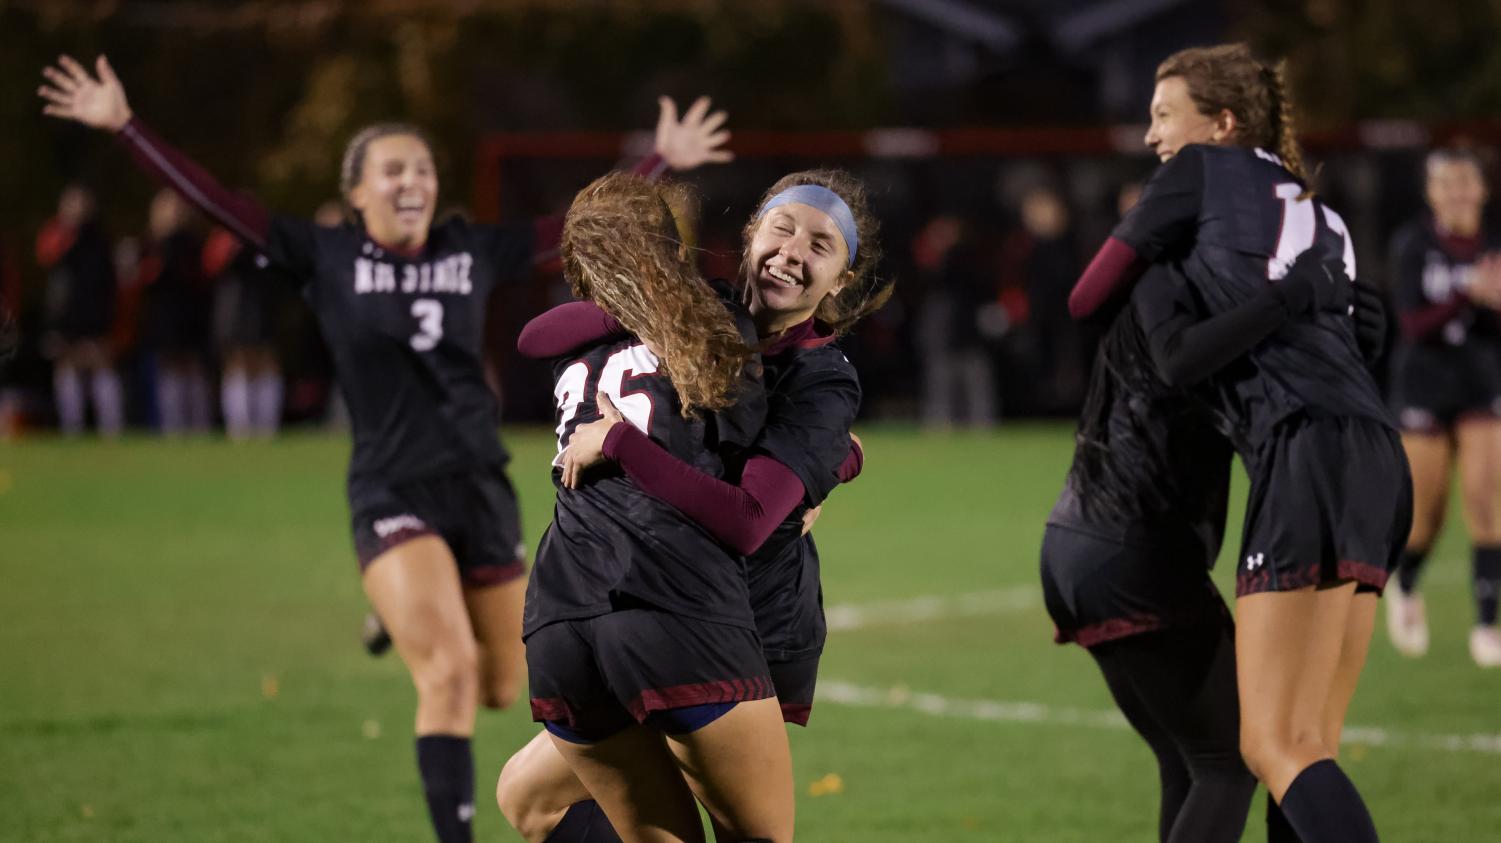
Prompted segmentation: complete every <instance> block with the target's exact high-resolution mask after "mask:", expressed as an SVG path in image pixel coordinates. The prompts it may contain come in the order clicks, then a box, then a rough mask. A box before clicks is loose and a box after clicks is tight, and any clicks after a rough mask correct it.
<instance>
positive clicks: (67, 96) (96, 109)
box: [36, 56, 130, 132]
mask: <svg viewBox="0 0 1501 843" xmlns="http://www.w3.org/2000/svg"><path fill="white" fill-rule="evenodd" d="M94 71H95V72H96V73H97V74H99V78H97V79H95V78H94V77H92V76H90V75H89V72H88V71H87V70H85V69H84V67H83V65H81V64H79V63H78V62H76V61H74V60H73V57H72V56H61V57H59V58H58V60H57V66H56V67H44V68H42V76H43V77H45V78H46V80H47V84H45V85H42V86H41V87H40V88H37V91H36V92H37V95H38V96H40V97H41V98H42V99H44V100H46V101H47V105H46V107H45V108H43V109H42V113H43V114H48V115H51V116H53V117H60V118H62V119H64V120H73V121H75V122H78V123H82V124H83V125H85V126H92V127H94V128H95V129H106V130H108V131H111V132H118V131H119V130H120V129H121V128H123V127H124V126H125V124H126V123H129V122H130V103H128V102H126V100H125V86H124V85H121V84H120V79H119V78H118V77H116V76H115V71H114V69H113V68H111V67H110V66H109V59H107V58H105V57H104V56H100V57H99V58H98V59H96V60H95V61H94Z"/></svg>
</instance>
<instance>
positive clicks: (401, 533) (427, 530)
mask: <svg viewBox="0 0 1501 843" xmlns="http://www.w3.org/2000/svg"><path fill="white" fill-rule="evenodd" d="M370 529H371V531H372V532H373V531H374V529H375V528H374V527H371V528H370ZM436 535H438V531H437V530H434V529H433V528H431V527H427V526H423V527H402V528H401V529H400V530H397V531H396V532H394V533H392V534H391V535H389V536H385V537H379V536H377V539H378V540H379V542H380V543H379V545H377V546H376V547H375V548H374V550H373V551H369V552H367V551H365V550H361V549H360V548H359V547H358V546H356V547H355V555H356V556H358V557H359V560H360V573H362V574H363V573H365V569H366V568H369V567H370V563H371V562H374V561H375V560H377V559H379V558H380V556H381V554H383V553H385V552H386V551H388V550H390V549H391V548H393V547H396V546H397V545H400V544H406V543H407V542H409V541H411V540H412V539H420V538H422V537H423V536H436Z"/></svg>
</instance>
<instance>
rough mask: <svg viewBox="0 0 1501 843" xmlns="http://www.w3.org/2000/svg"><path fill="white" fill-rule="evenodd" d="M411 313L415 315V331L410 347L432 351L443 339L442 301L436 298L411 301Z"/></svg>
mask: <svg viewBox="0 0 1501 843" xmlns="http://www.w3.org/2000/svg"><path fill="white" fill-rule="evenodd" d="M412 315H413V316H415V317H417V333H415V334H412V348H415V349H417V350H418V351H432V350H433V349H434V348H437V347H438V340H441V339H443V302H440V301H438V300H437V299H418V300H416V301H414V302H412Z"/></svg>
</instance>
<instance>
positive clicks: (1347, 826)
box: [1281, 758, 1379, 843]
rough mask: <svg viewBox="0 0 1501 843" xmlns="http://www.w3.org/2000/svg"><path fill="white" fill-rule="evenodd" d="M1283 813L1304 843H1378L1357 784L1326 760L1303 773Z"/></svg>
mask: <svg viewBox="0 0 1501 843" xmlns="http://www.w3.org/2000/svg"><path fill="white" fill-rule="evenodd" d="M1281 804H1282V813H1284V814H1286V815H1287V821H1288V822H1289V823H1291V824H1292V827H1293V828H1295V829H1297V832H1298V837H1299V838H1300V839H1301V840H1302V841H1303V843H1378V841H1379V838H1378V837H1377V836H1376V823H1375V822H1373V821H1372V820H1371V812H1370V811H1369V810H1367V809H1366V806H1365V802H1364V801H1363V800H1361V798H1360V791H1358V790H1356V789H1355V783H1354V782H1352V781H1350V779H1349V777H1348V776H1346V775H1345V771H1344V770H1341V769H1340V768H1339V765H1338V764H1336V763H1334V761H1332V760H1330V759H1328V758H1326V759H1324V760H1323V761H1316V762H1314V763H1313V764H1310V765H1309V766H1307V767H1306V768H1304V769H1303V772H1301V773H1299V774H1298V777H1297V778H1295V779H1293V783H1292V784H1291V785H1289V786H1288V788H1287V792H1286V793H1284V794H1282V803H1281Z"/></svg>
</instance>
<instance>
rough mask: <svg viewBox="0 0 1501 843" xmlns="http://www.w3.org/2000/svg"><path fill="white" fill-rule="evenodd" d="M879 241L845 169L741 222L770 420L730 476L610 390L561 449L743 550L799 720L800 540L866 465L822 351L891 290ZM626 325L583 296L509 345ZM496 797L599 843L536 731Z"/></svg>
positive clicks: (841, 362) (544, 342)
mask: <svg viewBox="0 0 1501 843" xmlns="http://www.w3.org/2000/svg"><path fill="white" fill-rule="evenodd" d="M878 238H879V224H878V222H877V221H876V219H875V216H874V215H873V214H872V213H871V211H870V209H869V203H868V201H867V199H866V196H865V191H864V188H863V186H862V185H860V183H859V182H857V181H856V180H855V179H853V178H852V177H851V176H849V175H848V174H846V173H843V172H840V171H830V170H815V171H805V172H800V173H793V174H791V175H788V176H786V177H784V178H782V179H781V180H779V181H778V182H777V183H776V184H775V185H773V186H772V188H771V189H770V190H769V191H768V192H767V193H766V194H765V196H764V197H763V199H762V201H761V203H760V205H759V206H758V209H757V212H756V213H755V214H754V215H752V217H751V219H750V221H749V222H748V223H747V225H746V228H745V231H744V235H743V239H744V246H745V248H744V259H743V261H742V271H741V276H742V277H741V284H742V286H744V288H745V290H746V292H747V293H748V295H749V301H750V314H751V318H752V320H753V321H754V323H755V326H756V333H757V336H758V338H759V340H760V342H761V348H762V361H763V365H764V369H765V384H766V389H767V399H768V414H767V420H766V427H765V428H764V429H763V430H762V431H761V433H760V434H759V436H758V437H757V440H756V443H755V446H754V448H753V449H752V454H753V455H752V456H751V457H750V459H749V460H748V461H747V463H746V464H745V465H744V466H737V467H735V469H734V470H733V471H732V474H733V475H735V476H738V477H739V480H738V481H737V482H736V483H734V484H730V483H728V482H724V481H721V480H719V479H716V478H714V477H712V476H710V475H709V474H706V473H704V472H702V471H699V470H696V469H694V468H693V467H691V466H689V465H688V464H686V463H684V462H683V461H681V460H679V459H677V458H675V457H673V456H672V454H671V453H669V452H668V451H667V450H665V449H663V448H661V447H659V446H658V445H657V444H656V443H655V442H653V440H652V439H651V438H649V437H647V436H645V435H644V434H642V433H641V432H640V431H637V430H636V429H635V428H634V427H631V426H630V425H629V424H623V423H622V421H623V417H622V416H621V414H620V413H619V412H618V411H617V410H616V409H615V408H614V407H613V406H611V405H609V404H608V403H607V402H608V400H609V399H608V398H607V397H602V398H601V399H600V405H601V406H600V411H601V414H602V416H603V418H601V419H600V420H599V421H595V422H590V423H588V424H584V425H580V426H579V427H578V428H577V429H576V430H575V431H574V433H573V436H572V437H571V438H570V440H569V445H568V448H567V450H566V451H565V453H564V456H563V461H564V465H565V468H564V471H565V478H564V482H565V485H567V484H568V482H569V477H574V478H576V476H577V472H578V471H580V470H582V469H584V468H587V467H589V466H592V465H594V464H597V463H598V462H600V461H602V460H604V459H607V458H608V459H609V460H611V461H613V462H615V463H617V464H618V465H619V466H620V467H621V468H622V469H623V470H624V471H625V472H626V474H627V475H628V476H629V477H630V478H631V479H632V480H633V481H635V483H636V484H637V485H638V486H639V487H640V488H641V489H642V490H643V491H645V492H647V493H648V494H651V495H653V496H656V497H658V498H661V499H662V500H664V501H666V502H667V503H669V504H671V505H673V506H674V507H676V508H677V509H678V510H679V511H681V512H682V513H683V514H685V515H687V516H688V517H689V518H692V519H693V520H694V521H695V522H696V523H698V524H699V525H701V526H703V527H704V528H705V529H707V530H709V532H710V533H712V534H713V535H714V537H715V538H717V539H718V540H719V541H720V542H721V543H722V544H724V545H725V546H727V547H729V548H731V549H732V550H734V551H736V552H737V553H742V554H747V555H748V556H747V559H746V563H747V569H748V585H749V590H750V599H751V606H752V609H753V612H754V614H755V621H756V628H757V632H758V633H759V635H760V637H761V641H762V648H763V653H764V654H765V656H766V661H767V665H768V668H769V670H770V674H771V679H772V684H773V685H774V687H775V690H776V695H777V698H778V703H779V705H780V707H781V710H782V717H783V720H785V721H786V722H788V723H796V724H798V725H804V726H805V725H807V723H808V717H809V715H810V714H811V711H812V706H813V690H814V685H815V683H816V679H817V673H818V661H819V656H820V654H821V653H822V649H823V643H824V637H825V632H826V630H825V626H824V618H823V608H822V596H823V591H822V585H821V581H820V577H819V559H818V549H817V546H816V545H815V544H814V541H813V537H812V536H811V535H808V534H807V533H808V529H809V527H810V526H811V520H812V517H813V515H816V508H817V507H818V506H820V505H821V504H822V502H823V500H824V499H825V498H826V497H827V495H828V494H829V492H830V491H831V490H832V488H833V486H834V484H835V483H836V482H841V481H848V480H850V479H853V477H854V476H855V475H856V474H858V472H859V469H860V465H861V463H862V460H863V453H862V452H861V450H860V448H859V445H858V442H857V443H855V445H854V447H853V448H852V447H851V445H850V442H851V433H850V425H851V424H852V423H853V421H854V416H855V413H856V411H857V409H858V405H859V398H860V386H859V381H858V379H857V377H856V374H855V372H854V369H853V368H852V367H851V366H850V363H849V361H848V360H847V359H846V358H845V357H844V355H843V353H841V352H840V351H839V350H838V348H837V347H836V346H834V345H832V342H833V341H834V340H835V339H836V338H837V337H838V336H839V335H841V334H843V333H845V332H846V331H848V330H849V328H850V327H852V326H853V325H854V324H855V322H857V321H858V320H859V319H860V318H861V317H863V316H864V315H865V314H868V313H870V312H873V311H874V310H876V309H877V308H879V307H880V306H881V304H882V303H884V302H885V300H886V299H887V298H888V297H889V296H890V294H891V291H892V289H893V285H892V283H891V281H890V280H887V279H882V278H878V277H877V276H876V275H875V272H874V270H875V267H876V264H877V263H878V262H879V259H880V253H879V248H880V247H879V239H878ZM840 243H844V244H847V247H846V248H845V249H844V250H843V252H842V253H841V252H839V251H838V250H837V245H838V244H840ZM786 278H791V279H794V280H793V283H792V284H791V285H789V284H788V283H787V281H786V280H785V279H786ZM621 330H622V329H621V327H620V325H619V323H618V322H617V321H615V320H614V319H613V318H611V317H609V315H608V314H606V313H604V312H603V311H601V310H600V309H599V307H598V306H597V305H595V304H594V303H593V302H575V303H572V304H566V305H562V306H560V307H557V308H554V309H553V310H551V311H548V312H547V313H545V314H543V315H542V316H539V317H537V318H536V319H534V320H532V322H531V323H530V324H529V325H528V326H527V327H526V329H525V330H523V331H522V335H521V339H520V342H519V346H520V348H521V350H522V352H523V353H526V354H528V355H529V356H535V357H554V356H559V355H563V354H567V353H569V352H572V351H575V350H576V349H577V348H578V347H579V346H581V345H586V344H588V343H593V342H598V341H600V340H602V339H605V338H607V337H610V336H612V335H615V334H617V333H619V332H620V331H621ZM496 797H497V801H498V802H499V803H500V806H501V809H502V811H504V812H505V814H506V817H507V818H508V819H509V820H510V821H511V824H512V825H513V826H515V827H516V828H517V830H518V831H520V832H521V833H522V835H523V836H524V837H526V838H527V839H528V840H532V841H539V840H549V841H552V843H563V841H583V840H589V841H596V843H598V841H601V840H603V839H607V838H604V837H602V836H601V835H604V834H606V829H605V828H604V823H605V820H604V819H603V818H602V817H600V816H599V812H598V810H597V807H596V805H595V804H594V803H593V802H592V801H591V800H589V798H588V791H586V790H585V789H584V787H583V785H582V784H581V783H580V782H579V781H578V779H577V778H576V777H575V776H574V775H573V774H572V772H571V770H569V768H568V767H567V766H566V764H565V763H564V761H563V759H562V757H561V756H560V755H559V754H558V753H557V751H556V750H555V749H554V748H553V747H552V745H551V742H550V741H548V740H547V739H546V737H545V736H539V737H538V739H536V740H533V741H532V742H531V743H530V744H528V745H527V746H526V747H525V748H523V749H522V750H521V751H519V752H518V753H517V754H516V755H514V756H513V757H512V758H511V760H510V761H508V762H507V763H506V767H505V770H504V771H502V773H501V777H500V780H499V782H498V784H497V790H496ZM590 835H594V836H590Z"/></svg>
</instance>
